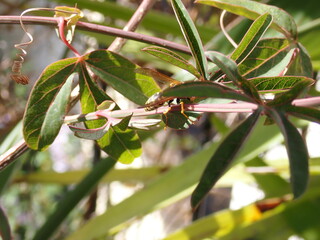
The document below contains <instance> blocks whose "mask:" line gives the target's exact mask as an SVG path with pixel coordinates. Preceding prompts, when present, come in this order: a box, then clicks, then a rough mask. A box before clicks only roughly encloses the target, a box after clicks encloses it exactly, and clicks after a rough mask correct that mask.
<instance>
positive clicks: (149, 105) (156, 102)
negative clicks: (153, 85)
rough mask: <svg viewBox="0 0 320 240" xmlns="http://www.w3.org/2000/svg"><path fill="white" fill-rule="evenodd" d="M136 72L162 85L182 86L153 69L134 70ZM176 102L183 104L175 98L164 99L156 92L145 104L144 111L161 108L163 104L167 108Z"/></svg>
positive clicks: (179, 99)
mask: <svg viewBox="0 0 320 240" xmlns="http://www.w3.org/2000/svg"><path fill="white" fill-rule="evenodd" d="M136 72H138V73H141V74H144V75H147V76H151V77H152V78H153V79H154V80H156V81H158V82H161V83H164V84H168V83H169V86H170V87H173V86H176V85H179V84H183V82H180V81H178V80H175V79H173V78H171V77H168V76H166V75H164V74H162V73H159V72H157V71H155V70H153V69H149V68H139V69H137V70H136ZM175 100H176V102H177V104H183V103H182V101H181V98H176V97H165V96H162V93H161V92H157V93H155V94H153V95H152V96H151V97H150V98H149V99H148V100H147V102H146V103H145V107H144V109H145V110H146V111H152V110H154V109H156V108H158V107H161V106H162V105H164V104H165V103H168V105H169V107H170V104H171V103H172V102H174V101H175Z"/></svg>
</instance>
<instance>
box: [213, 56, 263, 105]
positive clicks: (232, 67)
mask: <svg viewBox="0 0 320 240" xmlns="http://www.w3.org/2000/svg"><path fill="white" fill-rule="evenodd" d="M207 55H208V56H209V57H210V59H211V60H212V62H214V63H215V64H216V65H217V66H218V67H220V68H221V70H222V71H223V72H224V73H225V74H226V76H227V78H228V79H230V80H231V81H232V82H233V83H234V84H235V85H236V86H237V87H239V88H240V89H241V90H243V92H244V93H245V94H246V95H248V96H249V97H251V98H252V99H254V100H255V101H256V102H260V101H261V99H260V96H259V94H258V91H257V90H256V88H255V86H254V85H253V84H251V83H250V82H248V81H247V79H245V78H244V77H242V76H241V74H240V73H239V71H238V66H237V64H236V63H235V62H234V61H233V60H231V59H230V58H228V57H227V56H225V55H223V54H221V53H218V52H214V51H210V52H208V54H207Z"/></svg>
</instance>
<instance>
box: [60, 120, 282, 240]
mask: <svg viewBox="0 0 320 240" xmlns="http://www.w3.org/2000/svg"><path fill="white" fill-rule="evenodd" d="M281 141H282V138H281V137H280V134H279V130H278V129H277V127H276V126H274V125H273V126H268V127H267V128H266V127H265V126H263V121H259V125H258V126H257V128H256V129H255V131H254V132H253V133H252V135H251V137H250V138H249V140H248V144H247V145H246V146H245V147H244V149H243V150H242V151H241V153H240V155H239V157H238V158H237V161H238V162H243V161H246V160H250V159H252V158H253V157H255V156H257V155H258V154H260V153H261V152H264V151H266V150H268V149H270V146H274V145H278V144H279V143H280V142H281ZM216 147H217V143H212V144H211V145H210V146H208V147H205V148H204V149H202V150H201V151H199V152H198V153H196V154H193V155H192V156H190V157H188V158H187V159H185V161H184V162H183V163H182V164H181V165H179V166H176V167H174V168H172V169H170V170H169V171H167V172H165V173H164V174H163V175H162V176H159V177H158V178H156V179H155V180H154V181H152V182H150V183H149V184H147V185H146V186H145V188H144V189H141V190H140V191H138V192H137V193H135V194H133V195H132V196H130V197H129V198H127V199H125V200H123V201H122V202H121V203H119V204H117V205H115V206H112V207H111V208H109V209H108V210H107V211H106V212H105V213H103V214H101V215H99V216H97V217H95V218H92V219H90V220H89V221H88V222H87V223H86V224H84V225H83V226H82V227H81V228H79V229H78V230H77V231H76V232H74V233H72V235H70V236H68V237H67V238H66V239H67V240H75V239H76V240H87V239H95V238H98V237H101V236H103V237H105V236H106V235H108V236H109V235H112V234H114V233H115V232H118V231H119V230H121V229H123V228H125V227H126V226H127V224H126V223H128V222H129V221H132V219H134V218H136V217H140V216H143V215H145V214H147V213H149V212H151V211H155V210H157V209H160V208H164V207H166V206H168V205H170V204H172V203H174V202H177V201H178V200H180V199H183V198H185V197H187V196H189V194H191V192H192V190H193V188H194V186H195V184H196V183H197V181H198V180H199V178H200V176H201V173H202V171H203V169H204V167H205V165H206V163H207V162H208V161H209V159H210V158H211V156H212V154H213V153H214V151H215V149H216ZM186 176H188V177H186ZM168 186H170V187H168ZM123 209H125V211H124V210H123Z"/></svg>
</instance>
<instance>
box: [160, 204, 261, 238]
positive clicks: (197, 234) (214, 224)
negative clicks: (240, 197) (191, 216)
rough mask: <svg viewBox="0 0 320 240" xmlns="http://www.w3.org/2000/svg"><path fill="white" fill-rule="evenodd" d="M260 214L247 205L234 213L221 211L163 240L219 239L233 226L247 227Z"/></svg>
mask: <svg viewBox="0 0 320 240" xmlns="http://www.w3.org/2000/svg"><path fill="white" fill-rule="evenodd" d="M260 217H261V213H260V211H259V209H258V208H257V207H256V206H255V205H249V206H246V207H244V208H241V209H239V210H236V211H232V210H228V209H227V210H222V211H218V212H215V213H213V214H210V215H208V216H205V217H202V218H200V219H198V220H196V221H194V222H192V223H191V224H190V225H188V226H186V227H184V228H183V229H181V230H178V231H176V232H174V233H172V234H170V235H169V236H166V237H165V238H164V239H163V240H192V239H206V237H207V238H210V237H212V236H215V237H216V238H219V237H221V236H223V235H225V234H226V233H228V232H230V231H232V230H233V228H234V227H235V226H237V227H239V226H241V225H248V224H250V223H252V222H254V221H257V220H258V219H260Z"/></svg>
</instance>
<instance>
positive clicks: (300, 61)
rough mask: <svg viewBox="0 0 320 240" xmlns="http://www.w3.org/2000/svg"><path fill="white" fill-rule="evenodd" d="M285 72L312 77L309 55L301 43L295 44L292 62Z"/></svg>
mask: <svg viewBox="0 0 320 240" xmlns="http://www.w3.org/2000/svg"><path fill="white" fill-rule="evenodd" d="M286 74H287V75H299V76H306V77H310V78H312V77H313V68H312V63H311V59H310V56H309V54H308V52H307V50H306V49H305V48H304V46H302V44H301V43H298V44H297V48H296V51H295V57H294V60H293V63H291V64H290V67H289V69H288V71H287V73H286Z"/></svg>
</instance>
